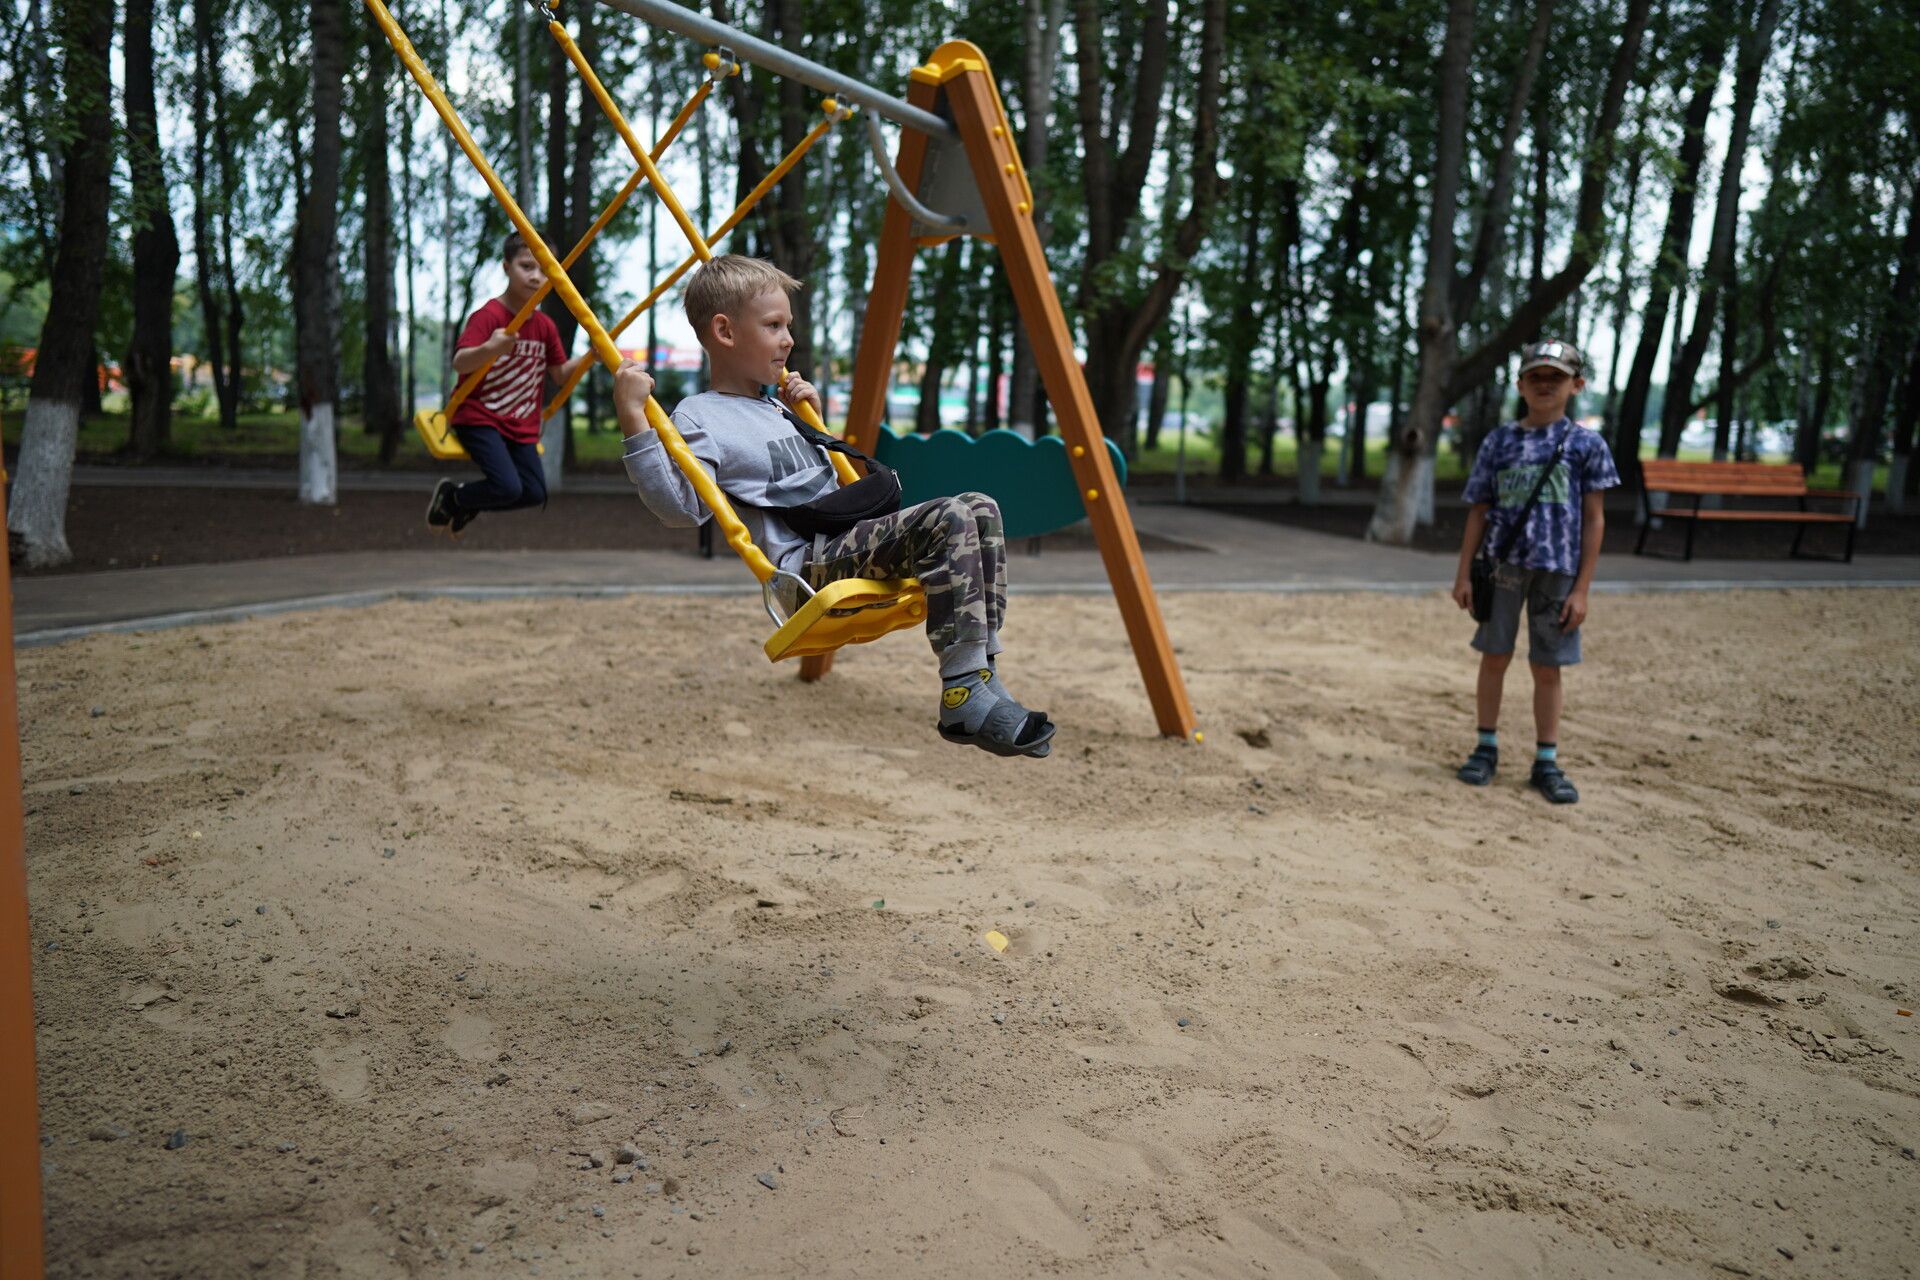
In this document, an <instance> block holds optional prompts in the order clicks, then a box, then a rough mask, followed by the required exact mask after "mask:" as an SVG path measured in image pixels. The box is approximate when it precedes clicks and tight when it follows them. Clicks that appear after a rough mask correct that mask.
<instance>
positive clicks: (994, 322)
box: [980, 268, 1012, 431]
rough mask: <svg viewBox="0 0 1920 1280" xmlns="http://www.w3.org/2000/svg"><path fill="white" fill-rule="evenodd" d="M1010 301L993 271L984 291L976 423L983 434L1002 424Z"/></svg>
mask: <svg viewBox="0 0 1920 1280" xmlns="http://www.w3.org/2000/svg"><path fill="white" fill-rule="evenodd" d="M1011 298H1012V295H1011V294H1010V293H1008V292H1007V284H1006V277H1005V275H1004V274H1003V273H1002V272H1000V271H999V270H998V269H997V268H996V269H995V270H994V271H993V273H992V283H991V286H990V287H989V289H988V291H987V393H986V403H985V404H984V406H983V410H984V412H983V413H982V416H981V421H980V425H981V427H982V429H984V430H987V431H998V430H999V429H1000V427H1001V424H1002V423H1003V422H1004V421H1005V418H1004V416H1003V415H1002V414H1001V412H1000V383H1001V380H1002V378H1003V377H1004V376H1005V374H1006V371H1007V369H1006V354H1007V343H1006V338H1007V307H1008V304H1009V302H1010V300H1011Z"/></svg>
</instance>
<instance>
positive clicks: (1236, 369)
mask: <svg viewBox="0 0 1920 1280" xmlns="http://www.w3.org/2000/svg"><path fill="white" fill-rule="evenodd" d="M1271 190H1272V182H1271V179H1270V178H1269V176H1268V171H1267V169H1266V167H1265V166H1264V165H1262V166H1256V168H1255V170H1254V172H1253V173H1251V174H1249V175H1247V207H1246V213H1245V216H1244V218H1243V220H1242V223H1241V231H1242V237H1241V245H1240V285H1239V288H1237V289H1236V290H1235V291H1234V294H1235V296H1234V304H1233V322H1232V327H1231V328H1230V329H1229V331H1228V333H1227V335H1226V348H1227V353H1226V354H1227V377H1226V393H1225V399H1224V401H1223V403H1222V406H1221V419H1220V482H1221V483H1222V484H1238V483H1239V482H1240V481H1241V480H1242V479H1244V478H1245V476H1246V474H1247V399H1248V393H1249V390H1250V383H1251V379H1252V376H1253V349H1254V347H1255V346H1257V345H1258V344H1259V342H1260V333H1259V326H1258V325H1257V324H1256V321H1255V307H1256V305H1257V302H1256V298H1255V295H1256V294H1257V293H1259V292H1260V291H1261V290H1260V288H1259V283H1258V282H1259V278H1260V270H1259V264H1260V225H1261V222H1262V220H1263V219H1264V218H1265V216H1266V209H1267V197H1268V195H1269V194H1270V192H1271ZM1089 363H1091V361H1089Z"/></svg>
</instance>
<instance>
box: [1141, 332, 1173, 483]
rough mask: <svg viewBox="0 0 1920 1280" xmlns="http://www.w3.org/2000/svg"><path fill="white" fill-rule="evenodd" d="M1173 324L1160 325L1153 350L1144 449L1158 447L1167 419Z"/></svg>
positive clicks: (1170, 385)
mask: <svg viewBox="0 0 1920 1280" xmlns="http://www.w3.org/2000/svg"><path fill="white" fill-rule="evenodd" d="M1172 366H1173V326H1172V325H1161V326H1160V336H1159V338H1158V339H1157V341H1156V345H1155V347H1154V352H1153V387H1152V389H1151V390H1149V391H1148V392H1147V439H1146V451H1147V452H1148V453H1152V452H1153V451H1154V450H1155V449H1158V448H1159V447H1160V429H1161V427H1162V426H1163V425H1164V424H1165V422H1166V420H1167V398H1168V393H1169V392H1170V391H1172V389H1173V368H1172Z"/></svg>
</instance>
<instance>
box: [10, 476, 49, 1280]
mask: <svg viewBox="0 0 1920 1280" xmlns="http://www.w3.org/2000/svg"><path fill="white" fill-rule="evenodd" d="M3 483H4V474H3V473H0V484H3ZM4 506H5V503H4V502H0V509H4ZM0 604H3V605H4V607H0V1280H39V1277H40V1276H41V1275H43V1274H44V1268H45V1265H46V1255H45V1252H44V1250H45V1247H46V1246H45V1241H44V1240H43V1238H42V1231H43V1229H44V1228H43V1225H42V1222H41V1201H40V1106H39V1101H38V1099H39V1093H38V1089H37V1087H36V1083H35V1079H36V1078H35V1074H34V1058H33V941H32V939H31V937H29V935H28V933H27V833H26V825H25V820H24V819H23V817H22V815H21V798H20V707H19V700H18V698H17V696H16V691H15V688H14V682H13V581H12V578H11V576H10V574H9V571H8V567H7V563H6V558H5V557H4V556H0Z"/></svg>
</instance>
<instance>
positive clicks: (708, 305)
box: [685, 253, 801, 346]
mask: <svg viewBox="0 0 1920 1280" xmlns="http://www.w3.org/2000/svg"><path fill="white" fill-rule="evenodd" d="M800 287H801V285H800V282H799V281H798V280H795V279H794V278H793V277H792V276H790V275H788V274H787V273H786V272H784V271H782V270H781V269H780V268H778V267H776V266H774V265H773V264H772V263H771V262H768V261H766V260H765V259H764V258H749V257H747V256H746V255H745V254H740V253H723V254H721V255H720V256H719V257H717V258H714V259H712V260H710V261H708V262H707V263H705V264H704V265H702V266H701V267H700V269H699V270H697V271H695V272H694V273H693V279H692V280H689V281H688V282H687V295H686V300H685V306H686V309H687V320H688V322H689V323H691V324H692V325H693V332H694V334H695V336H697V337H698V338H699V339H700V344H701V345H702V346H705V345H706V342H707V332H708V326H709V325H711V324H712V323H713V318H714V317H715V316H717V315H732V314H733V313H734V312H736V311H738V310H739V309H740V308H741V307H743V306H745V305H746V304H747V303H749V302H751V301H753V300H754V299H755V298H757V297H759V296H760V295H761V294H763V293H766V292H767V291H768V290H771V289H779V290H782V291H783V292H786V293H792V292H793V291H794V290H795V289H798V288H800Z"/></svg>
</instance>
